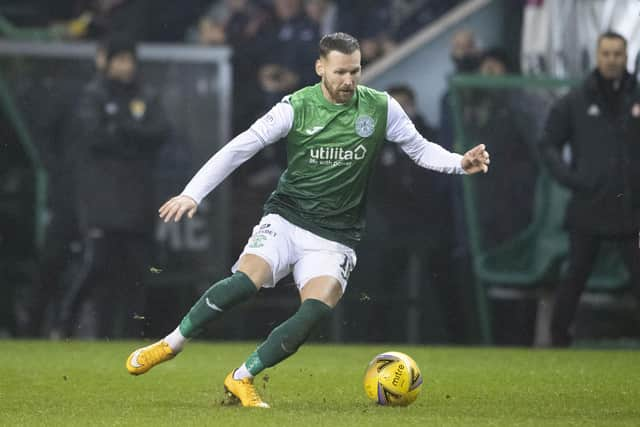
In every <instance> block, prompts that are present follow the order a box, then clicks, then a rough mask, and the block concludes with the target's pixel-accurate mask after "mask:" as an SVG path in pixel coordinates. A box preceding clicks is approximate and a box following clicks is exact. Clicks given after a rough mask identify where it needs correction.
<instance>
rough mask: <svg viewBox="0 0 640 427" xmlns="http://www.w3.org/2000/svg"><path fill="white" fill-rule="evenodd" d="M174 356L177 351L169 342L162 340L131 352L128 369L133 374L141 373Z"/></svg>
mask: <svg viewBox="0 0 640 427" xmlns="http://www.w3.org/2000/svg"><path fill="white" fill-rule="evenodd" d="M174 357H176V353H174V352H173V350H171V347H169V344H167V343H166V342H165V341H163V340H160V341H158V342H156V343H153V344H151V345H148V346H146V347H142V348H139V349H137V350H136V351H134V352H133V353H131V354H130V355H129V358H128V359H127V363H126V365H127V371H129V373H130V374H131V375H141V374H144V373H145V372H147V371H148V370H149V369H151V368H153V367H154V366H156V365H157V364H158V363H162V362H165V361H167V360H171V359H173V358H174Z"/></svg>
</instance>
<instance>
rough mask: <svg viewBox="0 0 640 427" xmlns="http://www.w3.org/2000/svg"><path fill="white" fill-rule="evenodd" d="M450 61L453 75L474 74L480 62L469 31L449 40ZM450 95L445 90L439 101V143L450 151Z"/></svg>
mask: <svg viewBox="0 0 640 427" xmlns="http://www.w3.org/2000/svg"><path fill="white" fill-rule="evenodd" d="M450 55H451V61H452V62H453V65H454V71H453V75H456V74H465V73H475V72H476V71H477V70H478V64H479V61H480V49H479V48H478V44H477V42H476V38H475V35H474V34H473V32H472V31H471V30H459V31H457V32H456V33H455V34H454V35H453V37H452V38H451V49H450ZM453 128H454V126H453V116H452V111H451V94H450V92H449V90H447V91H446V92H445V94H444V96H443V97H442V98H441V100H440V135H439V136H440V143H441V144H442V146H443V147H446V148H447V149H451V147H452V146H453V141H454V134H453Z"/></svg>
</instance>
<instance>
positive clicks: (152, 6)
mask: <svg viewBox="0 0 640 427" xmlns="http://www.w3.org/2000/svg"><path fill="white" fill-rule="evenodd" d="M4 3H6V5H3V6H2V7H1V10H2V14H3V15H2V16H0V31H2V33H3V34H4V37H5V38H7V39H18V40H19V39H31V40H44V39H47V40H62V41H75V40H92V41H96V42H97V43H98V50H97V53H96V58H95V76H94V78H93V79H92V80H91V81H86V82H77V86H76V87H75V88H73V90H72V91H71V92H66V94H67V95H66V96H65V97H64V99H62V100H60V99H58V100H56V102H52V104H53V105H49V107H48V108H49V110H55V111H56V112H57V113H58V114H54V115H52V116H51V117H55V120H54V121H55V123H53V124H49V127H47V130H46V131H47V132H54V131H55V132H59V133H60V137H59V138H58V145H56V146H46V147H43V146H40V147H39V148H40V149H41V153H40V156H41V157H42V158H43V161H44V164H45V168H46V169H47V173H48V175H49V186H50V188H49V201H48V210H49V216H50V218H53V219H52V220H50V226H49V227H48V230H47V239H46V244H45V246H44V250H43V251H42V253H40V254H37V256H36V258H37V260H38V262H37V264H38V267H37V269H38V272H37V274H33V275H32V276H31V277H30V279H29V280H27V282H29V285H28V286H27V287H28V289H27V290H26V291H25V290H19V291H17V292H16V290H15V288H12V286H11V285H10V284H8V282H11V281H12V280H13V279H12V278H11V274H14V273H12V272H11V271H10V270H11V268H9V267H7V266H4V267H3V268H4V269H5V272H4V273H3V274H4V277H5V279H6V280H5V282H6V283H5V284H4V285H2V284H0V287H1V288H3V290H2V292H3V293H4V295H5V296H4V297H0V299H2V301H3V304H4V307H2V308H0V317H3V318H4V321H2V322H0V334H3V335H8V336H34V337H35V336H48V337H68V336H82V337H94V338H95V337H97V338H102V337H114V338H118V337H140V336H147V335H149V336H154V335H157V334H159V333H161V332H162V331H163V330H166V329H167V327H170V326H171V325H174V324H175V323H176V322H177V320H178V319H176V317H175V316H177V315H178V314H179V313H182V312H183V311H184V308H185V307H188V306H189V305H190V304H191V302H192V301H191V297H192V295H195V293H187V296H186V298H185V297H184V295H182V294H181V295H180V297H178V296H177V295H178V294H177V293H175V291H167V293H166V295H165V297H164V301H163V303H162V304H157V303H155V304H149V305H150V306H155V307H158V306H160V307H161V309H160V310H162V311H161V312H156V313H151V312H148V311H146V310H145V308H144V307H145V305H146V304H145V303H144V301H145V299H146V300H148V299H149V298H151V297H150V296H149V295H148V294H147V293H145V292H144V281H145V278H144V276H145V274H148V270H149V267H150V266H151V265H154V263H153V261H150V259H153V257H154V253H153V248H152V246H153V245H152V240H153V234H154V233H153V230H152V229H151V228H152V226H153V224H154V221H153V219H152V216H153V215H154V213H155V210H156V209H157V206H155V203H156V201H155V200H153V199H151V198H150V197H148V196H149V194H151V193H150V192H149V191H148V189H149V188H150V187H151V186H152V185H153V183H152V181H153V179H154V176H155V175H154V174H156V175H157V174H158V172H157V171H154V170H153V168H154V163H153V161H152V159H154V158H156V157H157V156H158V155H159V153H160V154H161V152H162V147H163V145H166V144H168V143H170V141H169V140H170V135H171V130H170V129H169V127H170V120H168V118H167V112H166V111H163V107H162V105H161V103H159V102H158V101H157V98H158V94H157V91H158V88H153V87H152V85H149V84H148V82H147V81H146V80H145V76H144V74H143V73H141V72H140V71H139V68H138V67H137V52H136V48H135V45H136V43H141V42H145V43H158V42H160V43H187V44H191V45H205V46H229V47H230V48H231V49H232V57H231V65H232V74H233V88H232V97H233V102H232V114H231V123H230V124H229V125H230V129H231V133H232V134H233V135H235V134H237V133H239V132H241V131H242V130H244V129H246V128H247V127H248V126H249V125H250V124H251V123H252V122H253V121H254V120H255V119H256V118H257V117H259V116H260V115H262V114H263V113H264V112H265V111H266V110H267V109H268V108H269V107H270V106H272V105H273V104H274V103H276V102H278V101H279V100H280V99H281V98H282V97H283V96H284V95H286V94H289V93H291V92H293V91H295V90H297V89H299V88H301V87H303V86H306V85H309V84H313V83H315V82H316V81H317V80H318V78H317V76H316V75H315V72H314V68H313V63H314V61H315V59H316V57H317V43H318V41H319V39H320V37H321V35H322V34H326V33H330V32H334V31H344V32H347V33H350V34H352V35H354V36H356V37H357V38H358V39H359V40H360V44H361V50H362V60H363V65H364V67H365V70H366V69H367V66H369V65H370V64H373V63H375V62H376V61H377V60H380V59H381V58H384V57H385V56H386V55H388V54H390V53H392V52H393V51H394V50H395V49H397V48H398V47H399V46H401V45H402V44H403V43H405V42H406V41H407V39H409V38H410V37H411V36H412V35H415V34H416V32H417V31H419V30H421V29H424V28H426V27H427V26H428V25H430V24H432V23H433V22H435V21H436V20H437V19H438V18H441V17H442V16H444V15H445V14H446V13H447V12H449V11H451V10H452V9H453V8H455V7H456V6H458V5H459V4H461V3H464V2H463V1H461V0H391V1H378V0H368V1H359V0H253V1H252V0H218V1H211V0H183V1H180V2H176V1H168V0H154V1H151V0H66V1H62V0H61V1H56V2H49V1H44V0H42V1H36V0H34V1H22V2H4ZM523 6H524V5H521V6H520V16H519V20H520V21H522V18H523V17H522V14H523V13H524V7H523ZM511 9H513V7H511ZM525 15H526V14H525ZM529 19H531V18H529ZM525 36H526V37H529V38H530V37H532V36H531V35H530V34H528V33H527V34H526V35H525ZM517 43H518V40H510V41H505V43H504V45H500V46H484V45H483V44H482V42H481V41H479V40H477V38H476V36H475V35H474V33H473V32H472V31H470V30H467V29H464V28H462V29H460V30H459V31H457V32H456V33H455V34H454V36H453V37H452V38H451V40H450V44H449V47H450V59H451V62H452V64H451V68H452V70H453V74H454V75H456V74H479V75H482V76H488V77H500V76H506V75H514V74H518V73H519V70H520V66H519V63H520V61H519V58H515V57H514V55H513V54H512V52H514V51H517V50H518V49H519V46H517ZM590 48H594V49H595V45H593V46H590ZM524 53H528V54H529V57H528V58H529V61H528V62H527V61H525V62H526V63H527V64H534V65H532V67H533V68H535V67H538V68H544V64H542V65H541V61H536V60H535V58H536V56H535V54H536V53H535V52H533V53H531V52H524ZM538 54H540V52H538ZM540 55H541V54H540ZM540 55H539V56H538V57H537V58H540ZM532 57H534V59H531V58H532ZM583 69H584V67H583ZM540 71H544V70H540ZM419 84H420V82H419V81H416V82H411V83H406V84H398V85H395V86H393V87H385V88H378V89H383V90H387V91H388V92H389V93H390V94H391V95H392V96H393V97H394V98H395V99H397V100H398V101H399V103H400V104H401V105H402V107H403V108H404V110H405V111H406V112H407V113H408V115H409V116H410V117H411V119H412V120H413V122H414V123H415V125H416V127H417V129H418V130H419V131H420V133H421V134H422V135H423V136H425V137H426V138H427V139H429V140H432V141H435V142H437V143H439V144H440V145H442V146H443V147H445V148H447V149H448V150H452V151H453V150H454V149H455V142H456V140H455V131H454V130H455V127H456V124H455V117H454V114H453V110H452V107H451V105H452V93H451V91H447V92H445V93H444V94H442V97H441V100H440V112H439V113H440V114H439V123H437V122H435V121H434V120H433V119H432V118H430V117H425V116H424V115H423V114H421V112H420V111H419V110H418V107H417V99H416V97H417V95H416V91H415V90H414V89H415V86H412V85H419ZM487 95H488V94H487V93H482V92H478V91H476V92H475V93H473V92H469V93H467V94H465V97H464V98H463V105H464V107H462V108H461V112H462V117H463V119H464V121H465V126H466V128H467V129H468V130H469V133H473V135H474V137H475V138H476V140H477V141H478V142H486V143H487V145H488V146H489V147H490V151H491V154H492V172H493V171H495V172H494V173H495V174H496V176H501V177H507V176H508V177H510V178H509V179H500V180H494V181H492V183H491V186H485V187H480V188H478V192H477V194H478V197H480V198H482V197H484V196H485V194H486V196H487V197H488V198H490V196H491V194H495V193H499V194H500V195H501V196H500V197H499V198H496V199H491V200H492V205H491V209H485V210H481V211H479V212H478V217H479V223H480V224H481V226H482V229H483V230H484V234H485V235H486V236H488V237H487V238H486V239H485V240H486V241H485V244H486V245H487V247H489V248H491V247H495V246H498V245H500V244H501V243H503V242H505V241H507V240H508V239H509V238H510V237H512V236H514V235H515V234H517V233H519V232H522V231H523V230H524V229H525V228H526V227H527V226H528V225H529V224H531V222H532V221H533V218H534V215H535V213H534V211H535V199H534V197H533V195H534V194H535V192H536V185H537V182H538V179H537V178H538V175H539V169H540V163H539V158H538V154H537V149H536V144H537V139H538V138H539V137H540V132H539V130H540V129H541V128H542V123H543V121H544V119H545V117H546V110H545V109H543V108H542V107H540V108H538V106H539V104H540V103H541V100H540V99H538V97H536V96H532V95H531V94H525V93H523V92H517V93H514V92H509V93H503V94H498V95H497V94H495V93H494V94H492V96H487ZM438 96H440V95H439V94H438ZM21 101H23V102H24V100H21ZM105 111H106V113H105ZM104 114H106V116H107V120H103V119H100V118H99V116H100V117H102V115H104ZM3 124H4V123H3ZM7 133H9V130H7ZM496 140H500V141H509V142H510V144H507V145H504V146H500V149H498V150H491V144H492V143H494V142H495V141H496ZM114 141H115V142H114ZM119 144H120V145H119ZM36 145H37V144H36ZM392 145H393V144H390V146H389V147H386V148H384V149H383V151H382V153H381V155H380V159H379V165H378V168H377V171H376V173H375V174H374V176H373V177H372V182H371V189H372V191H371V195H370V209H369V214H368V224H369V225H368V230H369V233H368V235H367V237H366V238H365V240H364V241H363V243H362V245H361V247H360V248H359V252H358V254H359V261H358V267H357V269H356V270H355V271H354V273H353V275H352V278H351V280H350V284H349V291H348V293H351V295H352V296H353V298H352V299H354V300H355V301H356V302H357V303H358V306H359V307H360V308H361V309H360V310H351V309H347V310H345V312H344V313H342V314H341V315H340V322H342V324H341V325H338V327H341V328H342V331H341V332H340V333H339V334H338V335H339V336H340V339H343V340H349V341H412V342H437V343H474V342H477V341H478V338H477V336H478V325H477V324H476V320H475V319H476V318H477V315H478V314H477V309H478V308H477V305H476V299H477V298H478V296H477V289H475V288H474V286H473V281H474V277H473V268H472V262H473V261H472V259H471V255H470V251H471V250H470V248H469V239H470V237H469V235H468V233H469V230H468V225H467V220H468V218H466V217H465V215H464V206H463V205H464V203H465V202H464V201H463V190H462V181H461V180H460V179H459V178H452V177H448V176H442V175H438V174H436V173H433V172H430V171H426V170H423V169H420V168H418V167H416V166H415V165H414V164H413V163H412V162H411V161H410V160H409V159H408V158H407V157H406V156H405V155H404V154H403V153H401V152H400V151H399V150H398V149H397V147H395V146H392ZM89 146H90V149H91V150H102V152H104V156H102V158H101V159H100V160H99V161H97V162H96V163H92V162H91V160H89V157H87V155H86V151H87V150H88V149H89V148H87V147H89ZM503 148H504V149H503ZM0 157H2V156H0ZM205 160H206V159H205V158H202V159H196V160H195V162H196V163H197V164H195V165H189V168H190V169H193V168H194V167H196V168H197V167H198V166H199V164H201V163H202V162H204V161H205ZM0 162H2V159H1V158H0ZM284 167H286V152H285V145H284V144H275V145H272V146H270V147H269V148H267V149H265V150H263V151H262V152H260V153H259V154H258V155H257V156H256V157H255V158H253V159H251V161H249V162H247V164H245V165H243V166H242V167H241V168H240V169H238V170H237V171H236V172H235V173H234V175H233V176H232V177H231V178H230V179H231V182H232V184H231V185H232V194H233V195H234V196H233V202H232V204H231V206H230V209H231V214H230V216H231V245H230V248H229V252H230V254H229V257H230V258H233V257H235V256H236V255H237V254H238V253H239V252H240V250H241V249H242V247H243V245H244V243H245V241H246V239H247V238H248V236H249V234H250V231H251V227H252V226H253V225H255V223H257V220H258V218H259V216H260V213H261V207H262V203H263V202H264V200H265V199H266V197H267V196H268V194H269V193H270V191H272V189H273V188H274V186H275V184H276V182H277V179H278V177H279V175H280V173H281V172H282V170H283V168H284ZM101 174H102V175H101ZM159 174H162V171H160V172H159ZM184 176H185V178H186V177H188V176H189V173H185V174H184ZM105 183H106V184H105ZM184 183H186V181H184ZM72 189H73V190H72ZM176 190H177V191H179V188H177V189H176ZM87 199H91V200H92V202H91V203H87ZM96 200H97V201H96ZM212 244H214V245H215V242H213V243H212ZM216 279H217V278H215V277H211V279H210V282H211V283H213V282H214V281H215V280H216ZM20 281H21V280H14V282H20ZM22 281H24V280H22ZM411 283H414V284H415V283H418V284H423V285H424V288H421V289H409V291H407V290H406V287H407V286H409V287H411V286H412V285H411ZM176 285H179V284H176ZM283 289H284V291H273V292H276V293H277V292H283V293H287V292H288V291H287V289H286V286H284V287H283ZM399 289H401V291H400V290H399ZM160 293H161V292H154V294H155V296H154V297H156V298H157V295H158V294H160ZM398 293H401V294H402V296H401V297H399V296H398V295H397V294H398ZM180 304H182V305H180ZM344 304H348V303H346V302H345V303H344ZM398 304H400V306H401V307H402V312H401V314H399V312H398V310H397V309H396V308H395V307H397V306H398ZM86 305H89V307H90V308H87V307H86ZM416 306H419V308H417V307H416ZM16 307H17V309H16ZM83 307H84V308H83ZM114 307H115V308H116V309H114ZM291 307H293V305H292V306H291ZM348 307H349V308H350V307H351V305H349V306H348ZM289 308H290V307H289ZM289 308H288V307H285V312H283V313H281V314H279V315H278V316H276V318H286V317H287V313H286V310H287V309H289ZM83 310H84V311H83ZM87 310H88V311H87ZM406 312H410V313H414V314H415V316H416V319H414V324H417V325H422V326H419V327H418V330H417V331H410V332H407V331H404V332H402V333H399V332H398V329H399V327H400V326H401V327H402V328H404V325H405V324H406V322H405V321H404V319H403V320H402V321H401V322H399V321H398V318H399V317H400V316H402V317H404V316H406ZM118 315H119V316H120V317H118ZM271 317H273V316H271ZM82 319H84V323H83V320H82ZM149 319H154V320H155V321H149ZM87 320H89V321H88V322H87ZM232 321H233V318H231V319H230V320H229V322H232ZM498 321H501V320H500V319H498ZM87 323H89V324H90V325H89V326H87ZM267 327H268V325H265V327H264V329H267ZM222 329H224V328H223V327H221V328H219V330H218V331H217V335H216V334H215V333H214V334H213V335H214V336H217V337H221V338H242V339H252V338H253V337H255V336H259V335H260V334H261V333H262V332H263V331H262V330H254V331H247V332H243V334H238V333H237V331H235V332H234V330H233V329H231V331H229V330H227V331H226V332H225V331H224V330H222ZM325 332H326V333H325V335H331V334H330V333H329V332H330V331H325ZM234 334H235V335H234ZM515 334H516V335H518V334H519V337H517V338H513V337H511V338H505V341H504V343H506V344H531V340H532V338H531V337H530V334H529V332H527V333H522V334H520V333H519V331H516V332H515ZM523 335H526V336H525V337H524V338H523V337H522V336H523ZM333 336H334V338H335V336H336V334H335V331H334V334H333Z"/></svg>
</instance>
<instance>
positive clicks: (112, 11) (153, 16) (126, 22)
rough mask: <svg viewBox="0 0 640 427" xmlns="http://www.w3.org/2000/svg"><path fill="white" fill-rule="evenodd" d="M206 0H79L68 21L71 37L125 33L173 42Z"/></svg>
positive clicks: (182, 37) (99, 37)
mask: <svg viewBox="0 0 640 427" xmlns="http://www.w3.org/2000/svg"><path fill="white" fill-rule="evenodd" d="M207 1H208V0H181V1H180V2H176V1H173V0H78V1H77V2H76V5H75V12H76V15H77V18H75V19H74V20H72V21H70V22H69V23H68V35H69V36H71V37H73V38H89V39H101V38H104V37H107V36H108V35H109V34H116V33H126V34H129V35H130V36H131V37H132V38H133V39H134V40H137V41H151V42H153V41H155V42H175V41H180V40H183V39H184V36H185V32H186V29H187V28H188V27H189V25H190V24H191V23H192V22H193V21H194V20H195V19H196V18H197V16H198V15H199V14H200V12H201V11H202V9H203V7H204V5H205V4H206V2H207Z"/></svg>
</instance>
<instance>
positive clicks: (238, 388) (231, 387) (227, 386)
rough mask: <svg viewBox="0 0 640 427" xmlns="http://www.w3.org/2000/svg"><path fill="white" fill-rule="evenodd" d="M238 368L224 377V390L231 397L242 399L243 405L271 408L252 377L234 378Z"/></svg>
mask: <svg viewBox="0 0 640 427" xmlns="http://www.w3.org/2000/svg"><path fill="white" fill-rule="evenodd" d="M235 371H236V370H235V369H234V370H233V371H231V373H230V374H229V375H227V378H225V379H224V391H225V393H226V394H227V395H231V396H230V397H232V398H235V399H238V400H240V403H241V404H242V406H247V407H252V408H270V406H269V404H268V403H266V402H264V401H263V400H262V398H260V395H259V394H258V391H257V390H256V388H255V387H254V385H253V379H252V378H244V379H241V380H235V379H233V373H234V372H235Z"/></svg>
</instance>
